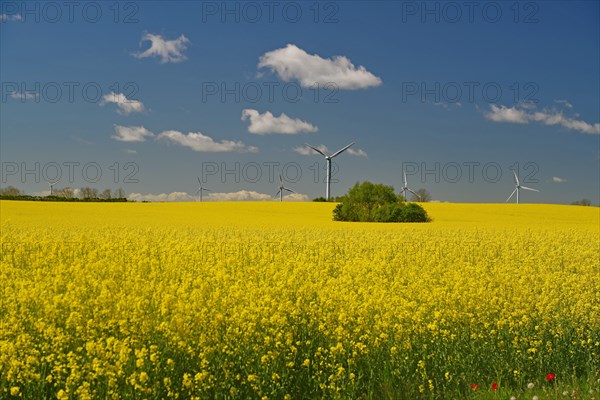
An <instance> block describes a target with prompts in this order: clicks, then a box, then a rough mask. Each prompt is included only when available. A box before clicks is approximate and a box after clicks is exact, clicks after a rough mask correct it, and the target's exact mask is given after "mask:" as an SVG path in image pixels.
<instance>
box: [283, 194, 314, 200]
mask: <svg viewBox="0 0 600 400" xmlns="http://www.w3.org/2000/svg"><path fill="white" fill-rule="evenodd" d="M309 200H310V198H309V197H308V196H307V195H305V194H302V193H290V194H288V195H285V196H283V201H309Z"/></svg>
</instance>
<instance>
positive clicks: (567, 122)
mask: <svg viewBox="0 0 600 400" xmlns="http://www.w3.org/2000/svg"><path fill="white" fill-rule="evenodd" d="M490 108H491V111H489V112H488V113H486V114H485V117H486V118H487V119H489V120H490V121H494V122H509V123H516V124H527V123H529V122H530V121H533V122H539V123H542V124H544V125H560V126H562V127H563V128H566V129H570V130H575V131H579V132H583V133H587V134H591V135H598V134H600V123H595V124H590V123H588V122H585V121H582V120H577V119H574V118H569V117H566V116H565V115H564V114H563V113H562V111H557V110H547V109H544V110H542V111H533V110H532V111H528V110H525V109H523V108H522V107H520V106H513V107H506V106H497V105H495V104H492V105H490Z"/></svg>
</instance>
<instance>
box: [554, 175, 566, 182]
mask: <svg viewBox="0 0 600 400" xmlns="http://www.w3.org/2000/svg"><path fill="white" fill-rule="evenodd" d="M566 181H567V180H566V179H564V178H560V177H558V176H553V177H552V182H556V183H564V182H566Z"/></svg>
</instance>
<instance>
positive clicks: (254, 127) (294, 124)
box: [242, 108, 319, 135]
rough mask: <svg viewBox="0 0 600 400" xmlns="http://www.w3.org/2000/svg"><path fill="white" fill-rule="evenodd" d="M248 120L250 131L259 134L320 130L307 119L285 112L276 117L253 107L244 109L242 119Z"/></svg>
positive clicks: (293, 133)
mask: <svg viewBox="0 0 600 400" xmlns="http://www.w3.org/2000/svg"><path fill="white" fill-rule="evenodd" d="M246 120H250V125H249V126H248V132H250V133H254V134H257V135H268V134H271V133H279V134H283V135H295V134H298V133H302V132H316V131H318V130H319V128H317V127H316V126H314V125H312V124H310V123H308V122H306V121H302V120H301V119H298V118H295V119H292V118H290V117H288V116H287V115H286V114H284V113H281V115H280V116H279V117H276V116H274V115H273V114H272V113H270V112H269V111H266V112H265V113H264V114H261V113H259V112H258V111H257V110H253V109H251V108H247V109H245V110H243V111H242V121H246Z"/></svg>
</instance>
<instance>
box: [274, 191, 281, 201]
mask: <svg viewBox="0 0 600 400" xmlns="http://www.w3.org/2000/svg"><path fill="white" fill-rule="evenodd" d="M279 192H281V190H278V191H277V193H275V196H273V199H276V198H277V196H279Z"/></svg>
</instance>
